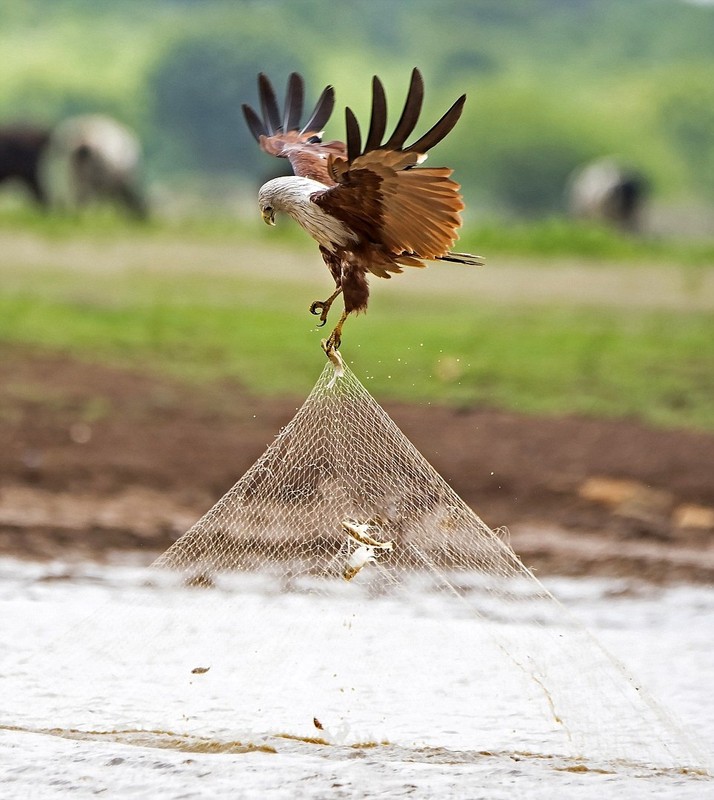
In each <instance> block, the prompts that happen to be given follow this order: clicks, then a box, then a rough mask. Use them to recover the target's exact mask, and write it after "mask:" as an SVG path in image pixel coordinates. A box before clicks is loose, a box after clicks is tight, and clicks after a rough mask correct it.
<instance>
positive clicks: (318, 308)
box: [310, 286, 342, 347]
mask: <svg viewBox="0 0 714 800" xmlns="http://www.w3.org/2000/svg"><path fill="white" fill-rule="evenodd" d="M341 291H342V287H341V286H338V287H337V289H336V290H335V291H334V292H333V293H332V294H331V295H330V296H329V297H328V298H327V300H315V302H314V303H313V304H312V305H311V306H310V313H311V314H315V315H317V314H318V312H319V313H320V321H319V322H318V323H317V326H318V328H321V327H322V326H323V325H324V324H325V323H326V322H327V315H328V314H329V313H330V307H331V306H332V304H333V302H334V301H335V298H336V297H337V296H338V295H339V293H340V292H341ZM338 347H339V345H338Z"/></svg>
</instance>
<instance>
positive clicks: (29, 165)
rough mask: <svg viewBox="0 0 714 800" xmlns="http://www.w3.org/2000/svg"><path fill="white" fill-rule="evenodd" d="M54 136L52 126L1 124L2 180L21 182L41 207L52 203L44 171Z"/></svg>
mask: <svg viewBox="0 0 714 800" xmlns="http://www.w3.org/2000/svg"><path fill="white" fill-rule="evenodd" d="M50 135H51V131H50V129H49V128H43V127H39V126H32V125H19V124H18V125H6V126H3V127H0V183H3V182H4V181H11V180H15V181H18V182H19V183H21V184H23V185H24V186H25V187H26V188H27V189H28V191H29V192H30V194H31V195H32V197H33V198H34V199H35V200H36V201H37V202H38V203H39V204H40V205H41V206H47V205H48V203H49V199H48V196H47V192H46V190H45V188H44V186H43V182H42V177H41V174H40V173H41V162H42V156H43V154H44V152H45V149H46V147H47V144H48V143H49V140H50Z"/></svg>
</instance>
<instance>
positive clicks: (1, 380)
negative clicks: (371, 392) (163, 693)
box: [0, 347, 714, 582]
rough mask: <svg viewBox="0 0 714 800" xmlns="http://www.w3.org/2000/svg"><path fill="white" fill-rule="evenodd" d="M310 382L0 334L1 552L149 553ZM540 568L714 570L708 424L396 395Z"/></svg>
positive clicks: (248, 457)
mask: <svg viewBox="0 0 714 800" xmlns="http://www.w3.org/2000/svg"><path fill="white" fill-rule="evenodd" d="M302 400H303V398H299V397H295V398H293V399H289V400H288V399H280V400H277V399H270V400H266V399H258V398H256V397H253V396H251V395H250V393H248V392H246V391H245V390H244V389H243V388H241V387H240V386H239V385H235V384H231V385H228V384H224V385H214V386H211V387H210V389H207V388H205V387H202V388H198V387H193V386H186V385H184V384H183V383H180V382H178V381H174V380H172V379H168V378H163V377H161V378H160V377H157V376H155V375H148V374H143V373H141V372H138V371H128V370H119V369H113V368H108V367H106V366H102V365H97V364H86V363H82V362H79V361H76V360H73V359H70V358H65V357H62V356H49V355H47V354H40V353H33V352H28V351H27V350H25V349H13V348H8V347H3V348H2V349H1V350H0V555H11V556H15V557H21V558H32V559H53V558H62V559H78V558H92V559H107V558H112V557H114V556H116V554H117V552H121V553H125V552H126V551H140V553H141V555H142V557H144V556H145V557H146V561H147V563H148V562H149V561H151V560H152V558H153V556H154V555H155V554H158V553H159V552H161V551H162V550H164V549H165V548H166V547H168V546H169V545H170V544H171V543H172V542H173V541H174V540H175V539H176V538H177V537H178V536H180V535H181V534H182V533H183V532H184V531H185V530H186V529H187V528H188V527H190V525H191V524H192V523H193V522H194V521H195V520H196V519H197V518H198V517H199V516H200V515H201V514H202V513H203V512H205V511H206V510H207V509H208V508H209V507H210V506H211V505H212V504H213V503H214V502H215V501H216V500H217V499H218V498H219V497H220V496H221V495H222V494H223V493H224V492H225V491H226V490H227V489H228V488H229V487H230V486H232V485H233V483H235V482H236V480H237V479H238V478H239V477H240V476H241V475H242V474H243V473H244V472H245V470H246V469H247V468H248V467H249V466H250V465H251V464H252V463H253V462H254V461H255V459H256V458H257V457H258V456H259V455H260V454H261V453H262V452H263V450H264V449H265V447H266V445H267V444H268V443H269V442H270V441H271V440H272V439H273V437H274V435H275V434H276V433H277V432H278V430H279V429H280V427H281V426H282V425H284V424H285V423H286V422H288V421H289V420H290V418H291V417H292V415H293V414H294V413H295V410H296V408H297V407H298V406H299V405H300V404H301V402H302ZM385 408H386V410H387V411H388V413H389V414H390V415H391V416H392V418H393V419H394V420H395V421H396V422H397V424H398V425H399V426H400V428H401V429H402V430H403V431H404V432H405V433H406V435H407V436H408V437H409V438H410V439H411V440H412V441H413V442H414V443H415V444H416V445H417V447H418V448H419V449H420V450H421V451H422V452H423V453H424V455H425V456H426V457H427V459H428V460H429V461H430V462H431V463H432V464H433V465H434V466H435V467H436V469H437V470H439V471H440V472H441V474H442V475H444V477H445V478H446V479H447V480H448V481H449V482H450V483H451V485H452V486H453V487H454V489H455V490H456V491H457V492H458V493H459V494H460V495H461V496H462V497H463V498H464V499H465V500H466V501H467V502H468V504H469V505H470V506H471V507H472V508H473V509H474V510H475V511H476V512H477V513H478V514H479V515H480V516H481V517H482V518H483V519H484V520H485V522H486V523H487V524H489V525H490V526H492V527H500V526H506V527H508V529H509V530H510V537H511V543H512V545H513V547H514V549H515V550H516V552H517V553H518V554H519V555H520V556H521V558H522V560H523V561H524V563H525V564H526V565H528V566H529V567H531V568H532V569H534V570H535V571H536V573H537V574H541V575H548V574H563V575H615V576H637V577H640V578H645V579H648V580H653V581H672V580H693V581H707V582H709V581H712V580H714V435H712V434H702V433H693V432H684V431H664V430H656V429H652V428H648V427H646V426H643V425H641V424H639V423H637V422H634V421H626V420H624V421H623V420H618V421H602V420H591V419H583V418H577V417H561V418H536V417H525V416H520V415H517V414H513V413H506V412H502V411H494V410H489V409H483V408H479V409H473V410H468V411H464V410H456V409H452V408H439V407H434V406H433V405H432V406H428V407H427V406H425V405H405V404H396V403H387V404H385Z"/></svg>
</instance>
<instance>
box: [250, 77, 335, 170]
mask: <svg viewBox="0 0 714 800" xmlns="http://www.w3.org/2000/svg"><path fill="white" fill-rule="evenodd" d="M304 94H305V92H304V83H303V79H302V77H301V76H300V75H298V73H297V72H293V73H292V74H291V75H290V77H289V79H288V88H287V93H286V95H285V106H284V110H283V113H282V115H281V114H280V111H279V109H278V102H277V99H276V97H275V90H274V89H273V86H272V84H271V83H270V81H269V80H268V78H267V77H266V76H265V75H264V74H263V73H262V72H261V73H260V75H258V96H259V98H260V109H261V114H258V113H257V112H256V111H254V110H253V109H252V108H251V107H250V106H249V105H247V104H243V115H244V116H245V120H246V122H247V123H248V128H249V129H250V132H251V133H252V134H253V136H254V137H255V140H256V141H257V142H258V144H259V145H260V147H261V149H263V150H264V151H265V152H266V153H269V154H270V155H272V156H278V157H279V158H287V159H288V160H289V161H290V164H291V165H292V168H293V172H294V173H295V174H296V175H300V176H301V177H304V178H312V179H313V180H316V181H320V183H324V184H325V185H326V186H334V184H335V180H334V178H333V177H332V176H331V175H330V173H329V171H328V169H327V162H328V159H329V157H330V156H335V157H344V156H345V155H346V150H345V145H344V144H343V143H342V142H325V143H323V141H322V139H321V137H322V128H323V127H324V125H325V123H326V122H327V120H328V119H329V118H330V115H331V114H332V109H333V108H334V105H335V90H334V89H333V88H332V86H327V87H325V89H324V90H323V92H322V94H321V95H320V98H319V99H318V101H317V103H316V105H315V108H314V110H313V112H312V114H310V117H309V118H308V120H307V122H306V123H305V124H304V125H301V124H300V117H301V116H302V108H303V98H304Z"/></svg>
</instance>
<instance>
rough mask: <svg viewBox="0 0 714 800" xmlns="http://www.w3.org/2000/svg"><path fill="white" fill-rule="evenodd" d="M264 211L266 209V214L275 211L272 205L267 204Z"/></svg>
mask: <svg viewBox="0 0 714 800" xmlns="http://www.w3.org/2000/svg"><path fill="white" fill-rule="evenodd" d="M263 211H265V213H266V214H272V213H273V207H272V206H265V208H264V209H263Z"/></svg>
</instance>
